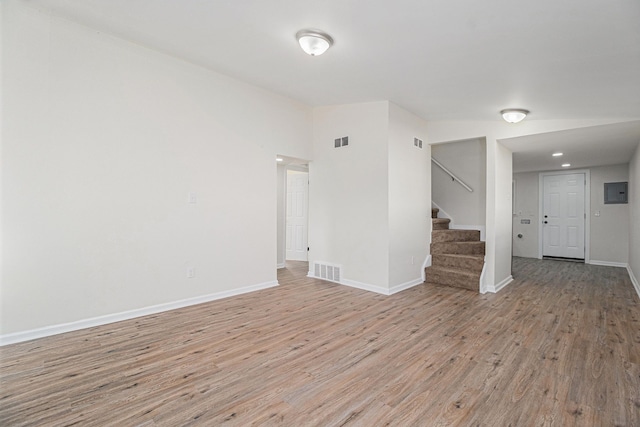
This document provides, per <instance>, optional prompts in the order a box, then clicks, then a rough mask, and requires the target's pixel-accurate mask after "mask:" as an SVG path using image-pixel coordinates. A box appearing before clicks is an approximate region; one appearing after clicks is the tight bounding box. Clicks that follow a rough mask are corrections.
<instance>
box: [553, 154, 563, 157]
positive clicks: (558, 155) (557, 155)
mask: <svg viewBox="0 0 640 427" xmlns="http://www.w3.org/2000/svg"><path fill="white" fill-rule="evenodd" d="M552 156H553V157H560V156H562V153H553V154H552Z"/></svg>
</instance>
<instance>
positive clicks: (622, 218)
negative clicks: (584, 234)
mask: <svg viewBox="0 0 640 427" xmlns="http://www.w3.org/2000/svg"><path fill="white" fill-rule="evenodd" d="M590 170H591V208H590V214H591V221H590V222H591V230H590V232H591V239H590V241H591V249H590V258H591V260H590V261H591V262H593V263H603V264H607V263H613V264H617V265H623V266H626V264H627V263H628V261H629V205H628V204H607V205H605V204H604V183H605V182H621V181H625V182H628V181H629V165H628V164H624V165H614V166H600V167H593V168H590Z"/></svg>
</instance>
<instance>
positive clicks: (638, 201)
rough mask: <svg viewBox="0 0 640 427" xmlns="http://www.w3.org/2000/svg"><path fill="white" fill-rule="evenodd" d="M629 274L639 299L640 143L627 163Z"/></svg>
mask: <svg viewBox="0 0 640 427" xmlns="http://www.w3.org/2000/svg"><path fill="white" fill-rule="evenodd" d="M629 273H630V275H631V278H632V281H633V284H634V286H635V288H636V292H637V293H638V298H640V141H639V145H638V147H637V148H636V151H635V153H634V154H633V156H632V157H631V160H630V162H629Z"/></svg>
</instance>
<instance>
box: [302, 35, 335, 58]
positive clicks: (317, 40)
mask: <svg viewBox="0 0 640 427" xmlns="http://www.w3.org/2000/svg"><path fill="white" fill-rule="evenodd" d="M296 39H298V43H300V47H301V48H302V50H304V51H305V52H306V53H307V54H309V55H311V56H318V55H322V54H323V53H325V52H326V51H327V49H329V48H330V47H331V45H332V44H333V39H332V38H331V36H330V35H329V34H326V33H323V32H322V31H318V30H300V31H298V32H297V33H296Z"/></svg>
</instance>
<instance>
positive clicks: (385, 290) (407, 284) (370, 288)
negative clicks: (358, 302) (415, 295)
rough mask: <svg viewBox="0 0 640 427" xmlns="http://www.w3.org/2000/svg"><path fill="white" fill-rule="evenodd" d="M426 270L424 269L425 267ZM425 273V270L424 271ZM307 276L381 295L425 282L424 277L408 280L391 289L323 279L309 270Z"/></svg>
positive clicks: (345, 280) (390, 293) (350, 281)
mask: <svg viewBox="0 0 640 427" xmlns="http://www.w3.org/2000/svg"><path fill="white" fill-rule="evenodd" d="M423 270H424V269H423ZM422 274H423V275H424V272H423V273H422ZM307 277H311V278H312V279H318V280H324V281H326V282H331V283H336V284H338V285H344V286H349V287H350V288H356V289H362V290H363V291H369V292H375V293H376V294H381V295H387V296H389V295H393V294H395V293H398V292H401V291H404V290H406V289H409V288H412V287H414V286H416V285H420V284H422V283H424V279H423V278H419V279H413V280H410V281H408V282H405V283H401V284H399V285H397V286H394V287H392V288H391V289H388V288H385V287H382V286H378V285H371V284H369V283H362V282H358V281H355V280H349V279H342V280H341V281H340V282H336V281H334V280H328V279H323V278H322V277H316V276H315V275H314V274H313V272H311V271H310V272H308V273H307Z"/></svg>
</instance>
